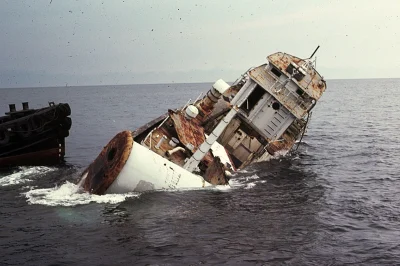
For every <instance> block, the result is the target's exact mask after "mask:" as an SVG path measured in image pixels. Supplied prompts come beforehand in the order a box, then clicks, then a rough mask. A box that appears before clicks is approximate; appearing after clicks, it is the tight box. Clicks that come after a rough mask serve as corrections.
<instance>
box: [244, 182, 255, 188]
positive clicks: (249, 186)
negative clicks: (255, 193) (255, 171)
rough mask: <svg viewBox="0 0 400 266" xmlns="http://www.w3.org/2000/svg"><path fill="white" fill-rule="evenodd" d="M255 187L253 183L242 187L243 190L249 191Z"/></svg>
mask: <svg viewBox="0 0 400 266" xmlns="http://www.w3.org/2000/svg"><path fill="white" fill-rule="evenodd" d="M255 186H256V183H255V182H251V183H248V184H246V186H245V187H244V189H251V188H253V187H255Z"/></svg>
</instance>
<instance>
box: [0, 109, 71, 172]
mask: <svg viewBox="0 0 400 266" xmlns="http://www.w3.org/2000/svg"><path fill="white" fill-rule="evenodd" d="M9 109H10V111H9V112H6V113H5V116H1V117H0V168H7V167H13V166H34V165H57V164H59V163H62V162H64V156H65V138H66V137H68V136H69V129H70V128H71V125H72V120H71V118H70V117H69V116H70V115H71V108H70V106H69V105H68V104H67V103H60V104H55V103H54V102H50V103H49V106H47V107H44V108H39V109H31V108H29V103H28V102H24V103H22V110H17V109H16V107H15V104H9Z"/></svg>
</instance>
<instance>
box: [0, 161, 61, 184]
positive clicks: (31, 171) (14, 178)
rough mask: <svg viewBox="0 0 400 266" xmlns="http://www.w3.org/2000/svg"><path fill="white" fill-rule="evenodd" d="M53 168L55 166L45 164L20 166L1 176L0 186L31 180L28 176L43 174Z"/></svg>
mask: <svg viewBox="0 0 400 266" xmlns="http://www.w3.org/2000/svg"><path fill="white" fill-rule="evenodd" d="M54 170H55V168H49V167H45V166H35V167H21V168H20V169H19V170H18V171H17V172H14V173H12V174H11V175H6V176H4V177H2V178H1V179H0V186H1V187H6V186H13V185H18V184H24V183H27V182H31V181H32V179H29V178H28V177H30V176H32V175H37V174H44V173H47V172H50V171H54Z"/></svg>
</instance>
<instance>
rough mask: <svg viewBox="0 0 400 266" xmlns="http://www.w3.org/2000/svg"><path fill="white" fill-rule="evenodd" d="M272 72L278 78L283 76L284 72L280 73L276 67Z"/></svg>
mask: <svg viewBox="0 0 400 266" xmlns="http://www.w3.org/2000/svg"><path fill="white" fill-rule="evenodd" d="M271 72H272V73H274V74H275V75H276V76H277V77H278V78H279V77H280V76H281V75H282V72H280V71H279V70H278V69H276V68H275V67H272V68H271Z"/></svg>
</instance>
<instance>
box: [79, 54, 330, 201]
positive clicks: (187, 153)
mask: <svg viewBox="0 0 400 266" xmlns="http://www.w3.org/2000/svg"><path fill="white" fill-rule="evenodd" d="M318 48H319V47H317V49H316V50H315V51H314V53H313V54H312V55H311V57H310V58H307V59H301V58H298V57H296V56H293V55H290V54H287V53H282V52H278V53H274V54H271V55H269V56H268V57H267V60H268V62H267V63H266V64H263V65H260V66H258V67H254V68H250V69H249V70H248V71H246V72H245V73H244V74H243V75H241V76H240V78H239V79H237V80H236V81H235V82H234V83H233V84H232V85H228V84H227V83H226V82H224V81H223V80H218V81H217V82H215V83H214V85H213V86H212V88H211V89H210V90H209V91H208V92H207V93H206V94H205V95H204V97H201V96H199V97H198V99H197V100H195V101H194V102H193V103H188V104H186V105H185V106H183V107H182V108H181V109H176V110H168V112H167V113H166V114H164V115H162V116H160V117H158V118H156V119H154V120H152V121H150V122H148V123H147V124H146V125H144V126H142V127H140V128H138V129H136V130H135V131H123V132H120V133H118V134H117V135H116V136H115V137H114V138H113V139H112V140H111V141H110V142H109V143H108V144H107V145H106V146H105V147H104V148H103V150H102V151H101V153H100V154H99V156H98V157H97V158H96V159H95V160H94V161H93V162H92V163H91V164H90V165H89V166H88V167H87V168H86V170H85V171H84V172H83V173H82V177H81V180H80V186H81V187H82V188H83V189H84V190H85V191H87V192H89V193H93V194H99V195H101V194H106V193H126V192H131V191H146V190H155V189H169V188H171V189H178V188H196V187H199V188H201V187H206V186H213V185H228V184H229V176H230V174H231V173H232V172H234V171H237V170H239V169H244V168H245V167H246V166H248V165H250V164H252V163H255V162H261V161H266V160H269V159H270V158H272V157H273V156H276V155H284V154H286V153H288V152H289V151H290V150H291V149H293V148H294V147H296V145H295V144H296V141H297V142H298V141H301V139H302V137H303V134H304V132H305V130H306V127H307V124H308V122H309V119H310V116H311V111H312V110H313V108H314V107H315V105H316V103H317V101H318V100H319V98H320V97H321V96H322V94H323V93H324V91H325V89H326V82H325V80H324V78H323V77H322V76H321V75H320V74H319V73H318V72H317V70H316V69H315V67H314V66H315V60H313V59H312V58H313V56H314V54H315V52H316V51H317V50H318ZM297 145H298V144H297Z"/></svg>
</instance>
